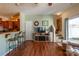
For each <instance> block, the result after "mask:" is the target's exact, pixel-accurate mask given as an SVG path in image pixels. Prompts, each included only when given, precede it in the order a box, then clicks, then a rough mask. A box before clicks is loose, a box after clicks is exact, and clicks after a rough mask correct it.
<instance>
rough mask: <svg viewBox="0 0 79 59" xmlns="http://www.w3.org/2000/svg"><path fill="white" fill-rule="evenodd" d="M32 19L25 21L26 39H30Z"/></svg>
mask: <svg viewBox="0 0 79 59" xmlns="http://www.w3.org/2000/svg"><path fill="white" fill-rule="evenodd" d="M32 30H33V26H32V21H27V23H26V40H32Z"/></svg>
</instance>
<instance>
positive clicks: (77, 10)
mask: <svg viewBox="0 0 79 59" xmlns="http://www.w3.org/2000/svg"><path fill="white" fill-rule="evenodd" d="M75 16H79V4H77V5H76V6H73V7H70V8H68V9H67V10H65V11H64V12H63V13H62V33H63V34H64V19H65V18H74V17H75ZM63 36H64V35H63Z"/></svg>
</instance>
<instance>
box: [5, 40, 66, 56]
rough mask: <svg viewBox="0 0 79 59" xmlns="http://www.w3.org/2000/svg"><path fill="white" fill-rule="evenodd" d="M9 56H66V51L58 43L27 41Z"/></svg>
mask: <svg viewBox="0 0 79 59" xmlns="http://www.w3.org/2000/svg"><path fill="white" fill-rule="evenodd" d="M7 56H66V52H65V51H64V50H63V49H62V47H60V46H58V45H57V43H51V42H33V41H26V42H25V43H24V44H22V46H21V47H19V48H17V49H15V50H13V51H11V52H10V53H8V54H7Z"/></svg>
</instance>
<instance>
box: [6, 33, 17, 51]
mask: <svg viewBox="0 0 79 59" xmlns="http://www.w3.org/2000/svg"><path fill="white" fill-rule="evenodd" d="M6 39H7V43H8V49H9V52H10V51H11V50H13V49H15V48H16V40H15V39H14V35H12V34H6Z"/></svg>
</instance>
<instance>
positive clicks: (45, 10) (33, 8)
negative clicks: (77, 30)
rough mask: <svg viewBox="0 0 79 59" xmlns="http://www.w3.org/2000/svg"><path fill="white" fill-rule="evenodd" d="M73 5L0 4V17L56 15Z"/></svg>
mask: <svg viewBox="0 0 79 59" xmlns="http://www.w3.org/2000/svg"><path fill="white" fill-rule="evenodd" d="M73 5H76V4H71V3H53V4H52V6H48V3H37V4H34V3H0V15H2V16H11V15H14V14H16V13H18V12H23V13H25V14H26V15H47V14H56V13H57V12H62V11H64V10H65V9H67V8H69V7H71V6H73Z"/></svg>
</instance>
